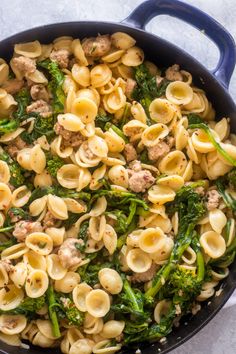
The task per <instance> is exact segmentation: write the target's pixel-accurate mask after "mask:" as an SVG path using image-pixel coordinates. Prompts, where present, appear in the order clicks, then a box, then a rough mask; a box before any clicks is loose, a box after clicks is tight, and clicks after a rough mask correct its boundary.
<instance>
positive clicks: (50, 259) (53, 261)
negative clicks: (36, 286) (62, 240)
mask: <svg viewBox="0 0 236 354" xmlns="http://www.w3.org/2000/svg"><path fill="white" fill-rule="evenodd" d="M47 272H48V275H49V276H50V278H51V279H54V280H60V279H62V278H63V277H64V276H65V275H66V272H67V269H66V268H63V266H62V264H61V262H60V258H59V256H58V255H57V254H49V255H48V256H47Z"/></svg>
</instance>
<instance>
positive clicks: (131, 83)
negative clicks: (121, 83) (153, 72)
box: [125, 78, 137, 100]
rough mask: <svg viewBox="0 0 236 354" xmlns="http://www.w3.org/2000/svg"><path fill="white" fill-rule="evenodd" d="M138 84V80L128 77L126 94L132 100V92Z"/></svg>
mask: <svg viewBox="0 0 236 354" xmlns="http://www.w3.org/2000/svg"><path fill="white" fill-rule="evenodd" d="M136 85H137V83H136V81H135V80H133V79H130V78H128V79H127V81H126V88H125V94H126V96H127V97H128V98H129V99H130V100H131V99H132V93H133V91H134V88H135V86H136Z"/></svg>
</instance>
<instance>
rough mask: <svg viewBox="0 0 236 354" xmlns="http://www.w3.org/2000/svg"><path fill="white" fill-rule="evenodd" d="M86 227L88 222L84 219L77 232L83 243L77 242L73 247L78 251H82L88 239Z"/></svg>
mask: <svg viewBox="0 0 236 354" xmlns="http://www.w3.org/2000/svg"><path fill="white" fill-rule="evenodd" d="M88 228H89V222H88V221H87V220H86V221H84V222H83V223H82V224H81V226H80V230H79V234H78V238H79V239H81V240H83V241H84V243H83V244H82V243H81V244H80V243H77V244H76V245H75V247H76V248H77V249H78V250H79V251H80V252H84V250H85V248H86V242H87V239H88Z"/></svg>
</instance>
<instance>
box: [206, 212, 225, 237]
mask: <svg viewBox="0 0 236 354" xmlns="http://www.w3.org/2000/svg"><path fill="white" fill-rule="evenodd" d="M209 222H210V224H211V227H212V229H213V230H214V231H215V232H217V233H218V234H221V232H222V230H223V228H224V227H225V225H226V223H227V218H226V216H225V214H224V213H223V211H221V210H220V209H214V210H211V211H209Z"/></svg>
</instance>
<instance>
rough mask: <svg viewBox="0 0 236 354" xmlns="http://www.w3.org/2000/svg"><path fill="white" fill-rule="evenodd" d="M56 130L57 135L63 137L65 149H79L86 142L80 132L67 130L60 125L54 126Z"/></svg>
mask: <svg viewBox="0 0 236 354" xmlns="http://www.w3.org/2000/svg"><path fill="white" fill-rule="evenodd" d="M54 130H55V133H56V134H57V135H61V136H62V139H63V140H62V145H63V146H64V147H68V146H71V147H78V146H80V145H81V144H82V143H83V142H84V141H85V140H86V138H85V137H84V136H83V135H82V134H81V133H80V132H71V131H69V130H67V129H65V128H64V127H63V126H62V125H60V124H59V123H56V124H55V125H54Z"/></svg>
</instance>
